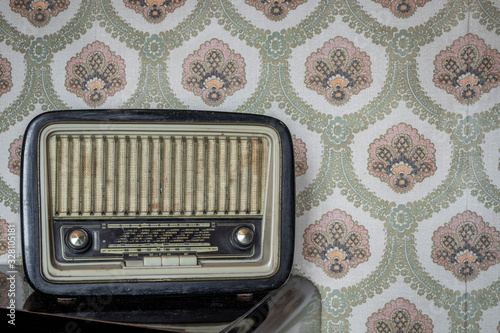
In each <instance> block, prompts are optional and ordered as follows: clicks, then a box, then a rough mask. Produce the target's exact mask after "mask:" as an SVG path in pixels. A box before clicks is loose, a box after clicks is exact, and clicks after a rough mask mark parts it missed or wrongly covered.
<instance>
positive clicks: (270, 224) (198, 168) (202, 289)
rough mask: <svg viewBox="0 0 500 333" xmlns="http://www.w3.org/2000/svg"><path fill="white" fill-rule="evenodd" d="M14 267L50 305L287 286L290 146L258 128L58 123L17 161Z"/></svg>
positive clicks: (113, 120) (74, 119)
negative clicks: (56, 300)
mask: <svg viewBox="0 0 500 333" xmlns="http://www.w3.org/2000/svg"><path fill="white" fill-rule="evenodd" d="M21 196H22V227H23V247H24V265H25V269H26V275H27V277H28V280H29V281H30V283H31V284H32V286H33V287H34V288H35V289H36V290H39V291H41V292H43V293H47V294H53V295H89V294H92V295H96V294H114V295H157V294H159V295H166V294H197V293H199V294H201V293H249V292H255V291H263V290H268V289H274V288H276V287H278V286H279V285H281V284H282V283H284V282H285V280H286V279H287V277H288V275H289V272H290V268H291V264H292V256H293V238H294V170H293V148H292V143H291V137H290V134H289V132H288V130H287V129H286V127H285V126H284V125H283V123H281V122H280V121H278V120H276V119H274V118H270V117H265V116H257V115H244V114H235V113H226V112H200V111H173V110H154V111H153V110H136V111H131V110H97V111H58V112H49V113H45V114H42V115H40V116H38V117H37V118H35V119H34V120H33V121H32V122H31V123H30V124H29V126H28V128H27V130H26V133H25V136H24V146H23V153H22V178H21Z"/></svg>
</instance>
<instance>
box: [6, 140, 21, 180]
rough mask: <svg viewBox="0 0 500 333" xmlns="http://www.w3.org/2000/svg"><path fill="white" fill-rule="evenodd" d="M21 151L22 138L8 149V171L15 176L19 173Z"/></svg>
mask: <svg viewBox="0 0 500 333" xmlns="http://www.w3.org/2000/svg"><path fill="white" fill-rule="evenodd" d="M22 149H23V137H22V136H20V137H19V139H15V140H14V141H13V142H12V143H11V144H10V148H9V153H10V155H9V170H10V172H12V173H13V174H15V175H19V174H20V173H21V150H22Z"/></svg>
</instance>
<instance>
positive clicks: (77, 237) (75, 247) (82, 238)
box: [66, 228, 90, 252]
mask: <svg viewBox="0 0 500 333" xmlns="http://www.w3.org/2000/svg"><path fill="white" fill-rule="evenodd" d="M66 245H67V246H68V247H69V249H70V250H72V252H84V251H86V250H87V249H88V247H89V246H90V236H89V234H88V232H87V231H86V230H85V229H83V228H74V229H71V230H70V231H68V233H67V234H66Z"/></svg>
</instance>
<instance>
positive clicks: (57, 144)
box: [47, 134, 269, 217]
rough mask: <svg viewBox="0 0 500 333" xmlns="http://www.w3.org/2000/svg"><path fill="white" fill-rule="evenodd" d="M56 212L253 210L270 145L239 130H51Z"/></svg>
mask: <svg viewBox="0 0 500 333" xmlns="http://www.w3.org/2000/svg"><path fill="white" fill-rule="evenodd" d="M47 147H48V150H49V151H48V155H47V156H48V167H49V172H48V177H49V181H50V191H51V202H52V203H51V205H52V212H53V214H54V215H58V216H62V217H75V216H92V215H96V216H98V215H105V216H130V215H138V216H145V215H164V216H165V215H166V216H169V215H171V216H175V215H237V214H238V215H259V214H261V213H262V210H263V207H264V199H265V198H264V197H265V194H266V190H265V188H266V181H267V173H268V169H269V142H268V140H267V139H266V138H264V137H258V136H237V135H209V136H196V135H195V136H193V135H123V134H75V135H72V134H57V135H54V136H53V137H51V138H50V140H49V143H48V146H47Z"/></svg>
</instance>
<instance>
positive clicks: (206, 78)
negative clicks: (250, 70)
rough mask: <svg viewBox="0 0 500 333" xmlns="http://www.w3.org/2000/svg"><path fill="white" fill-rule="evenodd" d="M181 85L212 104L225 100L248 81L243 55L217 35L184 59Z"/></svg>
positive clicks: (215, 104) (218, 103)
mask: <svg viewBox="0 0 500 333" xmlns="http://www.w3.org/2000/svg"><path fill="white" fill-rule="evenodd" d="M182 67H183V69H184V72H183V73H182V77H183V78H182V85H183V86H184V88H186V89H187V90H190V91H192V92H193V93H194V94H195V95H197V96H200V95H201V96H202V98H203V101H204V102H205V103H206V104H208V105H210V106H217V105H220V104H222V102H224V99H225V98H226V96H231V95H232V94H234V92H236V91H237V90H240V89H242V88H243V87H244V86H245V84H246V82H247V81H246V78H245V62H244V60H243V58H242V57H241V55H239V54H238V53H234V52H233V51H231V50H230V49H229V46H228V45H227V44H225V43H223V42H222V41H220V40H218V39H215V38H214V39H212V40H211V41H208V42H206V43H205V44H203V45H202V46H201V47H200V49H199V50H198V51H196V52H195V53H194V54H191V55H189V57H187V58H186V59H185V60H184V64H183V66H182Z"/></svg>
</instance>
